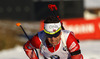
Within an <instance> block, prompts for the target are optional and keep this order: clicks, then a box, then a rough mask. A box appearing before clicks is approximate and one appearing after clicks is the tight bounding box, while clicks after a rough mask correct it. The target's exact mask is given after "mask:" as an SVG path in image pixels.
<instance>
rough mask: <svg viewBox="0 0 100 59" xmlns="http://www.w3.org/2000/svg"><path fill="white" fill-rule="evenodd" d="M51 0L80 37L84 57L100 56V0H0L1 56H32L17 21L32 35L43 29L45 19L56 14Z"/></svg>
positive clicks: (67, 26)
mask: <svg viewBox="0 0 100 59" xmlns="http://www.w3.org/2000/svg"><path fill="white" fill-rule="evenodd" d="M48 4H55V5H56V6H57V8H58V10H57V11H55V13H56V15H59V16H60V19H61V20H62V22H63V23H64V28H65V29H66V30H71V31H73V32H74V33H75V36H76V38H78V39H79V40H80V43H79V44H80V47H81V50H82V54H83V56H84V59H99V56H100V50H99V49H100V47H99V46H100V35H99V33H100V0H0V59H28V57H27V56H26V54H25V52H24V51H23V45H24V44H25V42H26V41H27V38H26V37H25V35H24V33H23V31H22V30H21V28H20V27H17V26H16V23H18V22H20V23H21V24H22V26H23V28H24V29H25V31H26V33H27V34H28V36H29V37H30V38H31V37H32V36H33V35H35V34H36V33H37V32H39V31H40V30H43V22H42V21H41V20H44V19H45V18H46V17H47V16H50V15H53V14H52V12H51V11H50V10H49V9H48ZM40 59H42V57H41V56H40Z"/></svg>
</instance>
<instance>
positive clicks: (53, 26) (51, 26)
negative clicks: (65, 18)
mask: <svg viewBox="0 0 100 59" xmlns="http://www.w3.org/2000/svg"><path fill="white" fill-rule="evenodd" d="M49 28H50V29H53V28H58V26H57V25H50V26H49Z"/></svg>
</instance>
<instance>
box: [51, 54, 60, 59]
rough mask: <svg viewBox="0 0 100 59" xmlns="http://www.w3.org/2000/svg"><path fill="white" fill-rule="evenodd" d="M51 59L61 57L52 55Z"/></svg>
mask: <svg viewBox="0 0 100 59" xmlns="http://www.w3.org/2000/svg"><path fill="white" fill-rule="evenodd" d="M50 58H51V59H60V57H59V56H58V55H52V56H50Z"/></svg>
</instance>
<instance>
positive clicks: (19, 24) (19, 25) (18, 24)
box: [16, 23, 39, 59]
mask: <svg viewBox="0 0 100 59" xmlns="http://www.w3.org/2000/svg"><path fill="white" fill-rule="evenodd" d="M16 25H17V26H18V27H21V29H22V31H23V32H24V34H25V36H26V37H27V39H28V40H29V41H30V38H29V37H28V35H27V34H26V32H25V30H24V28H23V27H22V26H21V23H16ZM35 51H36V55H37V57H38V59H39V55H38V51H37V50H36V49H35Z"/></svg>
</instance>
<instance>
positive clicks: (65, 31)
mask: <svg viewBox="0 0 100 59" xmlns="http://www.w3.org/2000/svg"><path fill="white" fill-rule="evenodd" d="M62 32H63V33H70V32H72V31H70V30H62Z"/></svg>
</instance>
